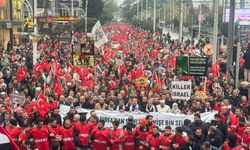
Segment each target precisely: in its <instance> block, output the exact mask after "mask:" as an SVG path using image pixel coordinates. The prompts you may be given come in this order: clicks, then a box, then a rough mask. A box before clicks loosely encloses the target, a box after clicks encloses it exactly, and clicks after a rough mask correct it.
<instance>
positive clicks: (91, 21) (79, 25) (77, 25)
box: [73, 18, 98, 32]
mask: <svg viewBox="0 0 250 150" xmlns="http://www.w3.org/2000/svg"><path fill="white" fill-rule="evenodd" d="M97 21H98V20H97V19H96V18H88V32H91V30H92V27H93V26H94V25H95V23H96V22H97ZM73 29H74V31H78V32H81V31H82V32H84V31H85V19H80V20H77V21H76V22H74V23H73Z"/></svg>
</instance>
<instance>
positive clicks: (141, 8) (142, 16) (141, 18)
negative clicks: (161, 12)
mask: <svg viewBox="0 0 250 150" xmlns="http://www.w3.org/2000/svg"><path fill="white" fill-rule="evenodd" d="M142 17H143V0H141V20H142Z"/></svg>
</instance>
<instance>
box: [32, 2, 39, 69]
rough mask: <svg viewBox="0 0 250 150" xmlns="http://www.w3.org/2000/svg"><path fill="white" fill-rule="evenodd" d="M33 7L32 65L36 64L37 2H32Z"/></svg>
mask: <svg viewBox="0 0 250 150" xmlns="http://www.w3.org/2000/svg"><path fill="white" fill-rule="evenodd" d="M33 5H34V10H33V13H34V35H33V40H32V41H33V44H32V45H33V65H34V64H36V62H37V40H38V39H37V33H38V31H37V18H36V17H37V0H34V1H33Z"/></svg>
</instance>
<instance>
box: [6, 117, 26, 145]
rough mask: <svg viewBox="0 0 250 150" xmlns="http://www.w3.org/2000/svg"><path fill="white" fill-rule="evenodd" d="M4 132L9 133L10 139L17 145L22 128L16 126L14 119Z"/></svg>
mask: <svg viewBox="0 0 250 150" xmlns="http://www.w3.org/2000/svg"><path fill="white" fill-rule="evenodd" d="M5 130H6V131H7V132H8V133H9V135H10V137H11V138H12V139H13V140H14V141H15V142H16V144H18V137H19V135H20V134H21V133H22V131H23V130H22V128H21V127H18V126H17V121H16V120H15V119H11V120H10V126H6V128H5Z"/></svg>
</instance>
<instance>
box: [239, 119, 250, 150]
mask: <svg viewBox="0 0 250 150" xmlns="http://www.w3.org/2000/svg"><path fill="white" fill-rule="evenodd" d="M242 137H243V139H242V141H241V144H240V145H241V146H242V148H243V149H244V150H249V149H250V124H249V123H248V124H247V125H246V129H245V133H244V134H243V136H242Z"/></svg>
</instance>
